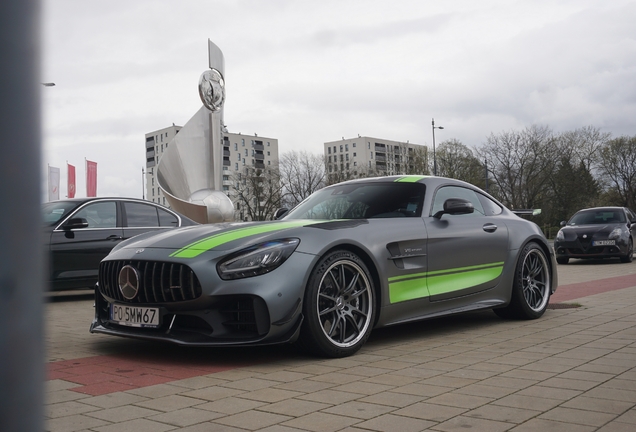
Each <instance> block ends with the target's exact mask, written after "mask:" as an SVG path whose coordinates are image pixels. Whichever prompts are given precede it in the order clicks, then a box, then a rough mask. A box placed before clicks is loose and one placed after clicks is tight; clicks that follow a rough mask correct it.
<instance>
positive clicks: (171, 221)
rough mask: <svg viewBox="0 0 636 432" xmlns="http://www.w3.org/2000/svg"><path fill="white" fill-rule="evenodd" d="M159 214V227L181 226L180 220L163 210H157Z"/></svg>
mask: <svg viewBox="0 0 636 432" xmlns="http://www.w3.org/2000/svg"><path fill="white" fill-rule="evenodd" d="M157 213H159V226H165V227H173V228H174V227H178V226H179V219H177V217H176V216H175V215H173V214H172V213H170V212H168V211H165V210H162V209H157Z"/></svg>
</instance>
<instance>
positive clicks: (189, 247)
mask: <svg viewBox="0 0 636 432" xmlns="http://www.w3.org/2000/svg"><path fill="white" fill-rule="evenodd" d="M352 222H353V221H331V222H329V221H318V220H289V221H285V220H281V221H267V222H237V223H220V224H205V225H197V226H191V227H185V228H178V229H174V230H166V231H164V232H161V233H146V234H141V235H138V236H136V237H133V238H131V239H129V240H127V241H125V242H122V243H120V245H119V246H118V247H116V248H115V249H114V250H113V251H115V250H120V249H133V248H134V249H149V248H160V249H171V250H174V252H173V253H172V254H171V256H173V257H176V258H193V257H195V256H198V255H200V254H202V253H204V252H207V251H211V250H215V251H225V250H231V249H234V248H236V247H239V246H241V245H243V244H245V245H247V244H254V243H257V242H259V241H262V240H264V239H267V238H270V237H271V236H272V235H276V236H287V235H292V234H295V233H296V230H297V229H298V228H302V227H305V226H314V227H317V228H324V229H336V228H338V227H342V228H345V227H350V226H351V225H352ZM365 222H366V221H364V220H363V221H355V222H353V223H355V224H360V223H365Z"/></svg>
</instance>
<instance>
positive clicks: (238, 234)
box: [170, 220, 321, 258]
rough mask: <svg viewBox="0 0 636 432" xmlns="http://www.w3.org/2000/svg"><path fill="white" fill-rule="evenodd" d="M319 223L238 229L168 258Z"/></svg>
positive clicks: (297, 223)
mask: <svg viewBox="0 0 636 432" xmlns="http://www.w3.org/2000/svg"><path fill="white" fill-rule="evenodd" d="M319 222H321V221H309V220H298V221H293V222H292V221H289V222H275V223H270V224H263V225H256V226H250V227H246V228H238V229H234V230H232V231H227V232H224V233H221V234H216V235H213V236H210V237H207V238H204V239H202V240H199V241H197V242H194V243H191V244H189V245H187V246H185V247H183V248H181V249H179V250H178V251H176V252H173V253H172V254H170V256H171V257H173V258H194V257H196V256H199V255H201V254H202V253H204V252H207V251H209V250H211V249H214V248H215V247H217V246H220V245H222V244H224V243H228V242H231V241H233V240H238V239H242V238H245V237H249V236H253V235H258V234H265V233H268V232H272V231H282V230H286V229H290V228H296V227H299V226H304V225H312V224H315V223H319Z"/></svg>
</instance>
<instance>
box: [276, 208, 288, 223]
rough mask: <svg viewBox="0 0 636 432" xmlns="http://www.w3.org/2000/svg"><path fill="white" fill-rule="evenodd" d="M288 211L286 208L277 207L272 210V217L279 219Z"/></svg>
mask: <svg viewBox="0 0 636 432" xmlns="http://www.w3.org/2000/svg"><path fill="white" fill-rule="evenodd" d="M288 211H289V209H286V208H279V209H278V210H276V211H275V212H274V219H275V220H276V219H280V218H282V217H283V216H285V215H286V214H287V212H288Z"/></svg>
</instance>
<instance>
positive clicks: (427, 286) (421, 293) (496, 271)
mask: <svg viewBox="0 0 636 432" xmlns="http://www.w3.org/2000/svg"><path fill="white" fill-rule="evenodd" d="M503 264H504V263H503V261H502V262H496V263H491V264H483V265H476V266H469V267H458V268H454V269H446V270H437V271H433V272H425V273H417V274H411V275H404V276H396V277H392V278H389V300H390V302H391V303H398V302H402V301H407V300H414V299H418V298H424V297H429V296H434V295H438V294H446V293H450V292H453V291H459V290H463V289H466V288H470V287H473V286H476V285H480V284H483V283H486V282H490V281H492V280H495V279H497V278H498V277H499V276H500V275H501V273H502V272H503Z"/></svg>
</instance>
